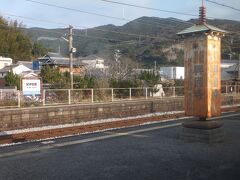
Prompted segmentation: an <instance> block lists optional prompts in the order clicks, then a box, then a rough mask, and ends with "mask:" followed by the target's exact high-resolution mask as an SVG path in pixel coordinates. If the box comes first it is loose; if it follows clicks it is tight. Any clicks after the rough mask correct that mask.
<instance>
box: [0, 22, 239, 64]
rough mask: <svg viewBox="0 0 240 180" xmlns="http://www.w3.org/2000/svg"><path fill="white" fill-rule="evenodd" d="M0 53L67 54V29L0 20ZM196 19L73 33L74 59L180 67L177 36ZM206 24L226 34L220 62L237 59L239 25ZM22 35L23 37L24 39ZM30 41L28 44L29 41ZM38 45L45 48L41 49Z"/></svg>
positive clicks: (23, 56) (28, 56) (17, 55)
mask: <svg viewBox="0 0 240 180" xmlns="http://www.w3.org/2000/svg"><path fill="white" fill-rule="evenodd" d="M0 20H1V21H0V25H1V28H0V37H1V38H0V43H1V44H0V53H1V55H4V53H5V54H9V56H10V57H13V58H14V59H22V60H29V59H31V58H33V57H37V56H41V55H43V54H44V53H45V52H46V51H47V49H46V48H48V49H51V50H53V51H59V50H60V52H61V54H62V55H65V56H66V55H67V54H68V48H67V46H68V44H67V42H65V41H64V40H62V38H61V37H65V38H67V34H68V29H67V27H66V28H65V29H43V28H24V29H23V30H22V25H21V24H18V23H17V22H7V21H6V20H4V19H3V18H1V19H0ZM196 22H197V20H196V19H192V20H189V21H181V20H178V19H173V18H165V19H164V18H157V17H141V18H138V19H136V20H133V21H130V22H128V23H126V24H125V25H123V26H115V25H112V24H109V25H104V26H99V27H95V28H90V29H82V30H79V29H76V28H75V29H74V36H73V46H74V47H76V48H77V52H76V53H75V56H76V57H79V56H88V55H93V54H94V55H98V56H100V57H103V58H105V59H106V60H107V61H108V62H112V61H113V60H114V59H115V57H114V52H115V51H116V50H120V58H121V59H125V60H129V61H134V62H137V63H138V64H139V67H140V66H141V65H142V67H152V66H153V65H154V63H155V62H156V64H157V65H160V66H161V65H170V64H172V65H182V64H183V49H182V46H181V39H179V37H177V36H176V33H177V32H179V31H181V30H183V29H185V28H187V27H190V26H192V25H193V23H196ZM208 23H209V24H211V25H214V26H216V27H219V28H221V29H224V30H227V31H228V32H229V33H228V34H227V35H226V36H225V37H224V38H223V41H222V58H224V59H229V58H230V56H231V58H232V59H238V56H239V53H240V47H239V45H240V22H238V21H230V20H221V19H214V20H208ZM23 32H24V35H23ZM30 39H31V40H30ZM41 43H42V44H43V45H44V46H45V47H46V48H44V47H43V46H42V45H41Z"/></svg>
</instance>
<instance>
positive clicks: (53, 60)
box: [37, 53, 85, 75]
mask: <svg viewBox="0 0 240 180" xmlns="http://www.w3.org/2000/svg"><path fill="white" fill-rule="evenodd" d="M37 61H39V64H40V67H41V66H46V65H49V66H50V67H52V68H59V70H60V72H69V70H70V69H69V64H70V61H69V58H68V57H63V56H61V55H60V54H59V53H48V54H46V55H45V56H43V57H41V58H38V59H37ZM72 63H73V69H72V71H73V74H75V75H84V74H85V67H84V64H83V63H82V62H81V61H80V60H78V59H76V58H73V62H72Z"/></svg>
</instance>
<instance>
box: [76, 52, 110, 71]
mask: <svg viewBox="0 0 240 180" xmlns="http://www.w3.org/2000/svg"><path fill="white" fill-rule="evenodd" d="M78 59H79V60H80V61H81V62H82V63H84V64H86V68H87V69H89V70H90V69H100V70H106V69H107V68H108V67H107V66H105V65H104V61H105V60H104V59H102V58H100V57H97V56H95V55H90V56H86V57H80V58H78Z"/></svg>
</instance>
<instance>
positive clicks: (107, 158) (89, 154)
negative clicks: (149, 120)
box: [0, 114, 240, 180]
mask: <svg viewBox="0 0 240 180" xmlns="http://www.w3.org/2000/svg"><path fill="white" fill-rule="evenodd" d="M182 121H185V120H181V121H172V122H165V123H155V124H150V125H145V126H141V127H132V128H124V129H119V130H112V131H106V132H99V133H92V134H86V135H79V136H74V137H66V138H60V139H56V140H51V141H50V140H45V141H44V142H45V143H42V142H32V143H26V144H20V145H14V146H9V147H1V148H0V179H1V180H8V179H11V180H12V179H14V180H15V179H16V180H25V179H27V180H28V179H29V180H38V179H39V180H40V179H41V180H44V179H51V180H62V179H67V180H70V179H80V180H85V179H96V180H102V179H114V180H115V179H117V180H118V179H119V180H128V179H129V180H135V179H136V180H141V179H144V180H145V179H149V180H155V179H161V180H164V179H174V180H175V179H186V180H188V179H194V180H198V179H199V180H200V179H201V180H202V179H211V180H212V179H216V180H219V179H220V180H225V179H226V180H231V179H236V180H239V179H240V114H238V115H235V116H232V115H231V116H230V117H225V118H223V121H224V123H225V124H224V128H225V140H224V142H223V143H218V144H205V143H196V142H187V141H184V140H182V139H181V138H179V137H180V136H181V132H182V127H181V122H182Z"/></svg>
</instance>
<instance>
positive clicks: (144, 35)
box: [2, 13, 160, 39]
mask: <svg viewBox="0 0 240 180" xmlns="http://www.w3.org/2000/svg"><path fill="white" fill-rule="evenodd" d="M2 14H5V15H7V16H12V17H18V18H22V19H27V20H32V21H39V22H46V23H51V24H58V25H64V26H68V24H66V23H62V22H54V21H49V20H46V21H45V20H42V19H36V18H31V17H26V16H19V15H15V14H9V13H2ZM73 26H74V27H77V28H81V29H82V28H86V29H90V28H88V27H85V26H79V25H73ZM86 29H82V30H86ZM91 30H96V31H102V32H111V33H116V34H122V35H127V36H135V37H139V36H141V37H143V38H144V37H145V38H153V39H159V38H160V37H158V36H151V35H146V34H134V33H126V32H121V31H113V30H105V29H101V28H91Z"/></svg>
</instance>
